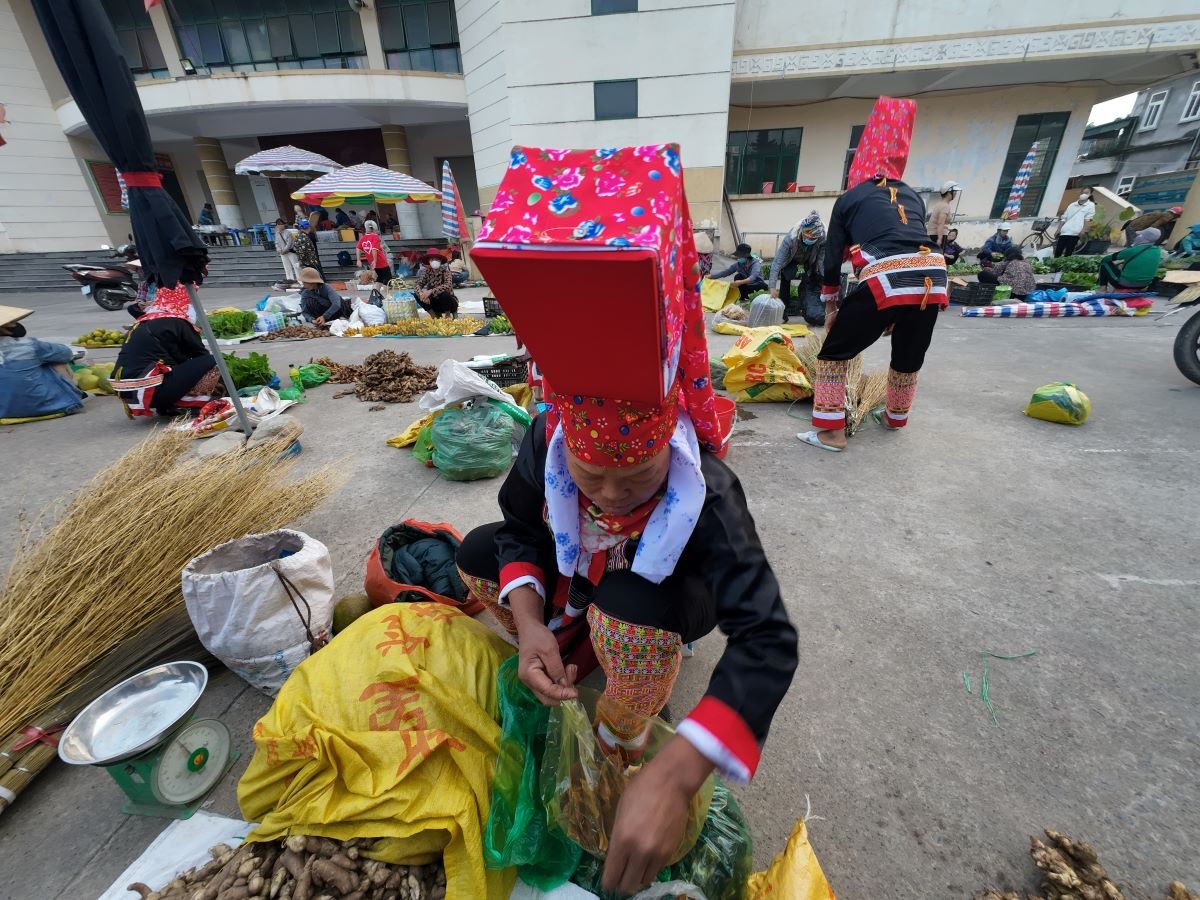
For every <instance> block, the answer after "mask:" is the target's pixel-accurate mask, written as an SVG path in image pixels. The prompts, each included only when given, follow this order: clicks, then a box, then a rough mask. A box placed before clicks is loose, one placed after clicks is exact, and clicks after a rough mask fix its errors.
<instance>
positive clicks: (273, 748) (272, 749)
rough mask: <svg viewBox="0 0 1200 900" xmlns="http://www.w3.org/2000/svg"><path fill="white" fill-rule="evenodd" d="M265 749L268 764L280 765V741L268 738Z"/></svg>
mask: <svg viewBox="0 0 1200 900" xmlns="http://www.w3.org/2000/svg"><path fill="white" fill-rule="evenodd" d="M264 749H265V750H266V751H267V765H268V766H277V765H279V741H278V740H276V739H275V738H270V739H268V740H267V745H266V747H265V748H264Z"/></svg>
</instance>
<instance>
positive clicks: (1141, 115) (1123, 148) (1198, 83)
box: [1071, 70, 1200, 197]
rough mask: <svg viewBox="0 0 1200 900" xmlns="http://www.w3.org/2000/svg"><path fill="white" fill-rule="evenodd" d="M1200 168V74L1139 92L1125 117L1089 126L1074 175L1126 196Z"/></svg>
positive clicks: (1190, 72) (1192, 74)
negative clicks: (1141, 184) (1151, 181)
mask: <svg viewBox="0 0 1200 900" xmlns="http://www.w3.org/2000/svg"><path fill="white" fill-rule="evenodd" d="M1197 167H1200V71H1195V70H1193V71H1189V72H1186V73H1184V74H1182V75H1179V76H1177V77H1175V78H1169V79H1167V80H1166V81H1162V82H1159V83H1157V84H1155V85H1153V86H1151V87H1148V88H1145V89H1144V90H1141V91H1138V95H1137V100H1136V101H1135V102H1134V104H1133V109H1132V110H1130V113H1129V115H1128V116H1127V117H1125V118H1122V119H1117V120H1116V121H1113V122H1106V123H1103V124H1100V125H1093V126H1091V127H1089V128H1088V129H1087V130H1086V131H1085V132H1084V135H1083V141H1082V142H1081V143H1080V145H1079V156H1078V159H1077V161H1076V163H1075V167H1074V168H1073V169H1072V172H1071V174H1072V176H1073V177H1076V178H1078V179H1081V180H1086V181H1088V182H1090V183H1092V184H1097V185H1100V186H1102V187H1106V188H1108V189H1109V190H1111V191H1113V192H1114V193H1116V194H1119V195H1121V196H1122V197H1125V196H1129V195H1131V194H1133V193H1134V191H1136V190H1137V188H1138V181H1139V179H1142V180H1144V179H1146V178H1149V177H1151V176H1158V175H1163V174H1165V173H1170V172H1182V171H1185V170H1188V169H1195V168H1197Z"/></svg>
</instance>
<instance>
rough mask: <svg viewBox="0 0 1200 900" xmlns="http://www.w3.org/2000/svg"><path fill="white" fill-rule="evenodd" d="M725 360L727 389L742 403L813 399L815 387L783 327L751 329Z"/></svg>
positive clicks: (748, 329) (732, 348) (773, 326)
mask: <svg viewBox="0 0 1200 900" xmlns="http://www.w3.org/2000/svg"><path fill="white" fill-rule="evenodd" d="M721 361H722V362H724V363H725V366H726V368H727V369H728V371H727V372H726V373H725V390H727V391H730V392H731V393H733V394H734V398H733V399H734V400H735V401H736V402H738V403H763V402H770V401H790V400H800V399H802V398H804V397H811V396H812V385H811V384H809V381H808V377H807V376H806V375H805V373H804V366H803V365H802V364H801V363H800V359H799V357H797V356H796V349H795V346H794V345H793V344H792V341H791V338H789V337H788V336H787V333H786V332H785V331H784V330H783V328H782V327H781V326H779V325H768V326H765V327H762V328H747V329H746V331H745V333H744V334H742V336H741V337H740V338H738V339H737V341H736V342H735V343H734V345H733V346H732V347H731V348H729V352H728V353H726V354H725V355H724V356H723V357H722V358H721Z"/></svg>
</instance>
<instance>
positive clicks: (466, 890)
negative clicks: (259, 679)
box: [238, 603, 515, 900]
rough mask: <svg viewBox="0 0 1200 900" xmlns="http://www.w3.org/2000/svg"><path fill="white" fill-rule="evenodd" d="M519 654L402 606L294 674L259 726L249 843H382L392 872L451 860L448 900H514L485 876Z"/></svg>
mask: <svg viewBox="0 0 1200 900" xmlns="http://www.w3.org/2000/svg"><path fill="white" fill-rule="evenodd" d="M512 653H513V648H512V647H511V646H509V644H507V643H506V642H505V641H504V640H502V639H501V638H500V637H498V636H497V635H495V634H494V633H493V632H492V631H491V630H490V629H488V628H487V627H486V626H485V625H482V624H480V623H479V622H476V621H475V620H474V619H471V618H470V617H468V616H465V615H463V614H462V613H461V612H459V611H458V610H455V609H451V608H450V607H448V606H443V605H442V604H439V603H389V604H386V605H384V606H382V607H380V608H379V609H377V610H375V611H374V612H370V613H367V614H366V615H365V616H362V617H361V618H359V619H358V620H356V621H355V622H354V623H353V624H352V625H350V626H349V627H348V628H347V629H346V630H345V631H343V632H341V633H340V634H339V635H338V636H337V637H335V638H334V639H333V641H331V642H330V644H329V646H327V647H325V648H324V649H322V650H320V651H318V652H317V653H315V654H314V655H313V656H311V657H309V658H308V659H307V660H305V661H304V662H303V663H301V664H300V666H299V667H298V668H297V669H296V671H295V672H293V673H292V676H291V677H290V678H289V679H288V680H287V682H286V683H285V684H284V686H283V689H282V690H281V691H280V692H279V696H278V697H276V698H275V702H274V703H273V704H272V705H271V708H270V710H268V711H267V714H266V715H265V716H263V717H262V719H260V720H259V721H258V723H257V724H256V725H255V726H254V743H255V746H256V750H255V753H254V758H253V759H252V760H251V761H250V766H249V768H248V769H247V770H246V774H245V775H243V776H242V780H241V782H240V783H239V784H238V803H239V804H241V808H242V815H243V816H244V817H245V818H246V820H247V821H250V822H260V823H261V824H260V825H259V827H258V828H256V829H255V830H254V832H253V833H252V834H251V835H250V836H249V840H263V841H266V840H276V839H279V838H282V837H286V836H288V835H289V834H313V835H319V836H322V837H330V838H334V839H337V840H349V839H350V838H354V837H374V838H380V839H382V840H378V841H377V842H376V844H375V852H374V853H373V854H372V855H374V856H377V857H379V858H380V859H383V860H385V861H387V862H390V863H398V864H407V865H417V864H421V865H424V864H427V863H429V862H431V861H432V860H434V859H437V858H438V857H442V858H443V859H444V861H445V865H446V900H476V898H486V900H501V898H506V897H508V895H509V892H510V891H511V890H512V885H513V880H514V877H515V872H514V870H512V869H507V870H503V871H491V870H488V869H485V868H484V863H483V837H482V831H483V823H484V821H485V820H486V819H487V814H488V805H489V803H490V802H491V792H492V776H493V772H494V769H495V764H496V754H497V749H498V746H499V741H500V727H499V725H497V724H496V717H497V715H498V702H497V697H496V673H497V670H498V669H499V667H500V663H502V662H503V661H504V660H505V659H506V658H507V657H508V656H510V655H511V654H512Z"/></svg>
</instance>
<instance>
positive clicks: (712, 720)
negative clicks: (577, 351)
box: [496, 416, 797, 782]
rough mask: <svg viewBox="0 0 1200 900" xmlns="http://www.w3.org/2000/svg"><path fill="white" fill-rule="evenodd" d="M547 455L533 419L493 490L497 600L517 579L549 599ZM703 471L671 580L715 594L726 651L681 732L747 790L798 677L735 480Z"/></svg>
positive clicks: (775, 587) (707, 458) (705, 467)
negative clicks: (696, 583)
mask: <svg viewBox="0 0 1200 900" xmlns="http://www.w3.org/2000/svg"><path fill="white" fill-rule="evenodd" d="M546 453H547V442H546V429H545V417H544V416H539V417H538V418H537V419H536V420H535V421H534V423H533V425H532V426H531V427H530V429H529V431H528V433H527V434H526V435H525V441H524V443H523V444H522V446H521V451H520V454H519V455H518V457H517V459H516V461H515V462H514V463H513V468H512V470H511V471H510V472H509V474H508V477H507V479H506V480H505V482H504V485H503V486H502V487H501V489H500V494H499V502H500V509H501V511H502V512H503V514H504V524H503V525H502V526H501V527H500V529H499V530H498V531H497V532H496V552H497V556H498V557H499V563H500V591H501V594H502V595H503V594H505V593H507V592H506V590H505V589H506V587H507V586H509V585H512V584H513V582H515V581H517V580H518V579H520V580H521V581H522V582H524V583H528V582H529V581H530V580H531V579H532V580H534V581H536V582H537V584H538V587H540V588H541V590H540V591H539V593H541V594H542V596H543V597H545V596H551V595H553V594H554V589H553V587H551V589H550V590H549V591H547V590H546V586H545V585H544V584H543V583H542V578H543V570H542V567H541V563H542V561H544V560H545V559H546V558H547V552H548V548H552V546H553V538H552V536H551V535H550V533H549V528H548V526H547V524H546V520H545V515H544V507H545V471H546ZM700 468H701V471H702V472H703V474H704V481H705V499H704V506H703V508H702V509H701V512H700V516H699V519H698V521H697V523H696V527H695V529H694V530H693V532H692V536H691V539H690V540H689V541H688V543H687V545H686V547H685V548H684V551H683V554H682V556H681V557H680V559H679V562H678V564H677V565H676V567H675V572H676V575H680V574H688V575H694V576H698V577H699V578H700V579H701V580H702V581H703V583H704V584H705V586H706V587H707V588H708V590H710V591H711V592H712V595H713V597H714V599H715V606H716V618H717V627H718V628H720V629H721V631H722V633H724V635H725V636H726V638H727V642H726V645H725V652H724V653H723V654H722V656H721V659H720V660H719V661H718V663H717V666H716V669H715V670H714V671H713V675H712V678H711V680H710V681H709V684H708V689H707V691H705V696H704V698H703V699H702V700H701V701H700V703H699V704H698V705H697V706H696V708H695V709H694V710H693V711H692V713H691V714H690V715H689V716H688V717H687V719H686V720H684V721H683V722H681V723H680V725H679V728H678V732H679V733H680V734H681V735H683V736H684V737H686V738H687V739H688V740H689V741H691V743H692V744H694V745H695V746H696V747H697V749H699V750H700V752H701V753H703V754H704V755H705V756H706V757H707V758H708V759H709V760H711V761H712V762H713V763H715V764H716V765H717V767H718V768H719V769H720V770H721V771H722V773H723V774H725V775H726V776H727V777H729V778H731V779H733V780H736V781H739V782H745V781H748V780H749V779H750V777H751V776H752V775H753V774H754V770H755V768H756V767H757V765H758V760H759V756H760V755H761V751H762V745H763V742H764V741H765V740H766V737H767V731H768V729H769V727H770V724H771V719H772V718H773V717H774V715H775V710H776V708H777V707H778V706H779V703H780V701H781V700H783V697H784V694H786V693H787V689H788V686H789V685H790V684H791V681H792V675H793V673H794V672H795V670H796V662H797V659H796V629H795V628H794V627H792V623H791V622H790V621H789V620H788V615H787V611H786V610H785V609H784V605H783V598H782V596H781V595H780V591H779V582H778V581H777V580H776V578H775V573H774V572H773V571H771V566H770V564H769V563H768V562H767V558H766V555H765V554H764V552H763V548H762V543H761V542H760V541H759V538H758V533H757V532H756V531H755V528H754V519H753V518H752V517H751V515H750V510H749V509H748V508H747V505H746V496H745V494H744V493H743V491H742V486H741V483H740V482H739V481H738V479H737V476H736V475H734V474H733V472H732V470H730V468H729V467H728V466H726V465H725V463H723V462H722V461H721V460H719V459H717V458H716V457H715V456H713V455H712V454H710V453H703V454H702V455H701V465H700ZM671 577H674V576H671Z"/></svg>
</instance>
